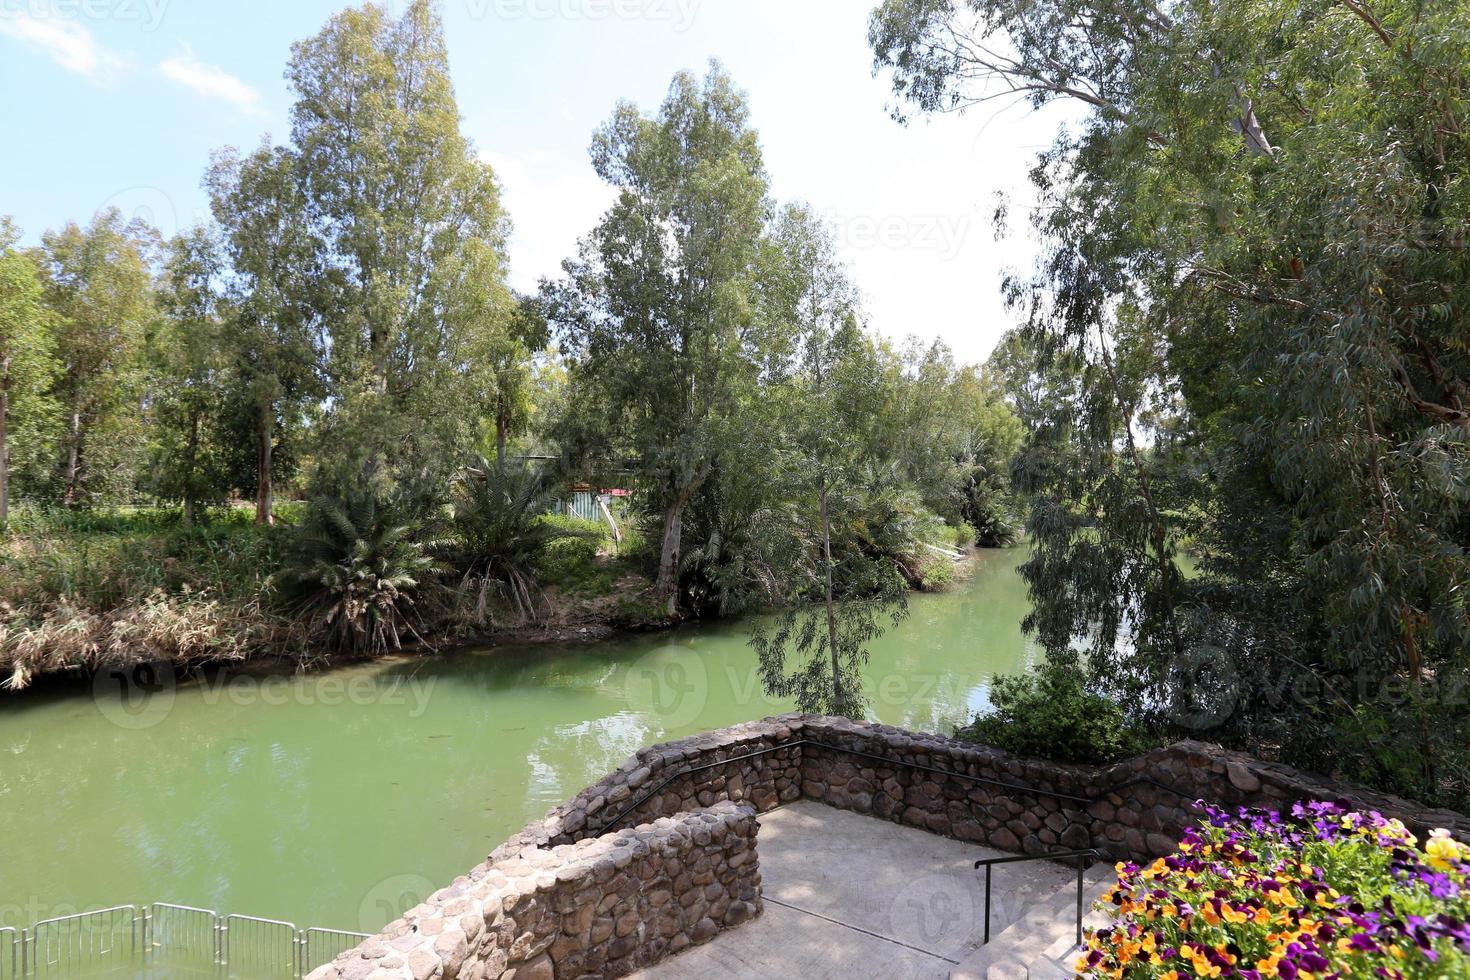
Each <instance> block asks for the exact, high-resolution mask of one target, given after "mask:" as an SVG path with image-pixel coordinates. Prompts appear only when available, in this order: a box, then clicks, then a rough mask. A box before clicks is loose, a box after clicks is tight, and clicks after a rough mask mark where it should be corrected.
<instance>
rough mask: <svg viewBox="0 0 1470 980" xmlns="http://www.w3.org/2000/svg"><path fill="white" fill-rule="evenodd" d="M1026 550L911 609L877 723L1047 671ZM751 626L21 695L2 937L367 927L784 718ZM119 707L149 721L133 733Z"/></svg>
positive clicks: (8, 788) (11, 754) (878, 663)
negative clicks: (134, 910) (631, 780)
mask: <svg viewBox="0 0 1470 980" xmlns="http://www.w3.org/2000/svg"><path fill="white" fill-rule="evenodd" d="M1023 557H1024V556H1023V555H1022V554H1020V553H1018V552H1010V553H995V554H991V555H987V556H984V557H983V558H982V559H981V560H980V564H979V567H978V569H977V573H976V575H975V577H974V579H973V580H972V581H971V582H969V583H967V584H965V585H962V586H959V587H957V588H956V589H955V590H954V591H953V592H951V593H948V594H945V595H940V596H918V597H915V598H914V600H913V604H912V610H913V615H912V617H911V618H910V619H909V620H908V621H907V622H906V623H904V624H903V625H902V626H901V627H900V628H899V629H898V630H896V631H894V632H893V633H891V634H890V635H889V636H887V637H885V638H884V639H883V640H882V641H881V642H880V643H879V644H877V645H876V646H875V648H874V650H873V655H872V659H871V661H870V663H869V665H868V667H867V670H866V672H865V687H866V689H867V693H868V695H869V698H870V701H871V714H872V716H873V717H874V718H875V719H876V720H879V721H882V722H885V723H888V724H896V725H902V726H905V727H909V728H918V729H927V730H932V731H947V730H950V729H951V728H953V727H954V726H955V725H957V724H960V723H963V722H964V721H966V720H968V718H969V717H970V716H971V715H972V714H973V712H974V711H975V710H976V709H978V708H980V707H982V706H984V704H985V703H986V702H985V691H986V687H987V684H988V682H989V680H990V678H991V677H992V676H993V674H994V673H996V672H998V671H1014V670H1016V669H1018V668H1020V667H1022V666H1023V665H1026V664H1029V663H1031V662H1034V661H1035V660H1036V659H1037V657H1038V653H1037V651H1036V650H1035V648H1034V646H1033V645H1032V644H1029V643H1027V642H1025V641H1023V639H1022V637H1021V635H1020V631H1019V627H1018V624H1019V622H1020V619H1021V617H1022V616H1023V615H1024V613H1025V611H1026V605H1025V590H1024V586H1023V584H1022V583H1021V582H1020V580H1019V578H1017V577H1016V576H1015V574H1014V570H1015V567H1016V565H1017V564H1019V562H1020V561H1021V560H1022V559H1023ZM746 637H747V630H746V628H745V627H744V626H743V625H741V624H718V625H713V626H699V627H695V628H691V629H686V630H680V631H677V632H675V633H672V634H667V635H661V636H644V637H636V638H631V639H627V640H620V641H616V642H612V643H607V644H602V645H598V646H592V647H586V648H581V649H576V650H572V651H560V652H558V651H550V650H546V649H528V650H515V649H498V650H489V651H479V652H474V651H471V652H466V653H461V654H456V655H452V656H444V657H437V658H431V659H414V660H401V661H398V662H392V663H386V664H378V665H373V666H366V667H355V668H350V669H344V670H338V671H333V672H331V673H329V674H322V675H315V676H311V677H259V676H256V677H243V678H242V677H234V678H231V677H228V676H220V675H213V676H208V677H203V678H195V677H181V678H175V680H176V682H177V683H176V684H175V685H174V686H173V687H172V688H171V689H170V695H171V700H170V701H169V703H168V704H167V705H166V709H167V710H162V702H156V703H152V704H149V703H143V704H141V705H140V704H138V703H128V704H124V703H122V702H120V701H114V700H112V699H116V698H122V697H125V696H126V695H127V694H128V693H129V692H127V691H126V690H123V691H122V692H119V691H117V690H115V689H112V688H110V687H107V686H105V685H104V686H100V687H99V690H98V691H97V692H95V693H94V692H93V690H92V689H91V688H90V687H87V688H83V689H82V690H81V693H78V689H77V688H76V687H75V686H73V687H68V688H64V689H59V688H55V687H52V688H48V689H42V690H36V691H32V692H27V693H24V694H22V695H18V696H7V697H5V698H3V699H0V825H3V826H4V827H5V830H6V838H7V844H6V850H5V853H4V855H3V858H0V926H6V925H25V924H29V923H30V922H32V921H34V920H36V919H38V918H45V917H48V916H51V915H64V914H68V913H70V912H72V911H76V910H78V909H83V908H91V907H97V906H102V905H111V904H116V903H120V902H144V901H155V900H157V901H171V902H177V903H181V904H186V905H200V906H204V907H208V908H215V909H220V910H222V911H227V912H238V913H243V914H250V915H263V916H269V917H273V918H285V919H290V920H293V921H296V922H297V923H298V924H301V925H321V926H329V927H339V928H347V929H375V928H377V927H379V926H381V925H382V922H377V921H373V922H368V921H366V919H376V918H377V917H380V916H382V915H384V914H386V912H385V909H389V908H390V907H391V908H396V907H397V905H399V904H401V903H402V901H405V900H407V899H406V898H405V896H406V895H408V893H409V892H412V891H414V890H415V889H419V890H422V886H423V883H424V882H425V881H429V882H440V883H442V882H447V881H448V880H449V879H450V878H452V877H453V876H454V875H455V874H457V873H459V872H461V871H463V870H465V869H467V868H468V867H470V866H471V865H473V864H475V863H476V862H478V861H480V860H482V859H483V858H484V856H485V854H487V853H488V852H489V851H490V850H491V849H492V848H493V847H494V846H495V845H496V844H498V843H499V842H500V841H501V840H503V839H504V838H505V837H506V836H507V835H508V834H510V833H512V832H514V831H516V830H518V829H519V828H520V827H521V826H523V825H524V824H525V823H526V822H528V821H529V820H532V819H535V818H536V817H539V816H540V815H541V814H542V813H544V812H545V811H546V809H548V808H549V807H551V806H553V805H555V804H556V803H558V802H560V801H561V800H563V799H565V798H566V797H567V796H569V795H571V794H572V793H574V792H576V791H577V790H579V789H580V788H581V787H583V786H585V785H586V784H587V783H589V782H591V781H592V780H594V779H596V778H598V777H599V776H601V775H602V774H603V773H605V772H607V771H609V770H610V769H612V768H614V767H616V766H617V765H619V764H620V763H621V762H622V761H623V760H624V759H625V758H626V757H627V756H628V755H630V754H631V753H632V752H634V751H635V750H636V749H638V748H639V747H641V746H644V745H648V744H651V743H653V742H659V741H665V740H668V739H672V738H678V737H681V736H683V735H687V734H690V733H693V732H697V731H701V730H705V729H709V728H715V727H720V726H724V725H730V724H734V723H736V722H739V721H744V720H748V719H752V718H760V717H764V716H766V715H770V714H773V713H777V712H780V711H784V710H788V708H789V705H787V704H784V703H782V702H780V701H776V700H772V699H770V698H768V697H767V696H766V695H765V693H764V691H763V690H762V689H761V685H760V680H759V676H758V673H757V671H756V664H755V657H754V655H753V654H752V653H751V651H750V650H749V648H748V647H747V646H746V642H745V641H746ZM132 693H133V694H136V693H137V692H132ZM122 708H128V709H130V710H132V711H133V714H131V715H129V716H128V717H129V718H133V719H136V718H139V717H142V718H145V719H146V720H147V722H148V724H147V725H146V726H145V727H126V726H125V725H123V724H119V723H118V722H117V720H116V719H117V718H118V717H119V714H118V711H119V710H120V709H122ZM140 709H141V710H143V711H144V712H145V714H143V715H139V714H137V712H138V710H140ZM155 716H156V717H155ZM406 882H407V883H412V885H413V887H409V885H408V884H406ZM409 897H411V896H409ZM385 921H386V920H385Z"/></svg>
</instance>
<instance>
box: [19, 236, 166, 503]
mask: <svg viewBox="0 0 1470 980" xmlns="http://www.w3.org/2000/svg"><path fill="white" fill-rule="evenodd" d="M42 243H43V256H44V269H43V272H44V283H45V289H44V295H45V302H46V305H47V306H48V308H49V309H50V310H51V312H52V313H53V314H54V316H55V326H56V352H57V357H58V360H59V362H60V365H61V372H60V374H59V376H58V378H57V380H56V383H55V386H54V387H53V395H54V397H55V398H56V399H57V401H58V402H59V403H60V404H61V406H62V410H63V412H64V423H65V431H64V435H63V458H62V460H61V461H60V480H59V482H60V486H61V497H62V500H63V501H64V502H65V503H66V504H67V505H68V506H76V505H80V504H83V503H86V502H90V501H94V500H97V499H102V498H108V497H114V498H115V497H122V496H126V495H127V494H130V493H131V492H132V489H133V481H134V477H135V473H136V471H135V467H136V465H137V461H138V459H139V457H140V455H141V454H140V452H139V450H140V448H141V444H142V438H143V429H142V427H143V413H142V403H143V400H144V399H143V395H144V391H143V380H144V378H143V367H144V360H143V353H144V344H145V340H146V338H147V336H148V333H149V331H150V329H151V328H152V325H153V323H154V321H155V319H156V317H157V315H158V310H157V307H156V304H155V302H154V295H153V272H152V265H151V263H152V259H153V257H154V256H155V254H156V251H157V249H158V244H159V243H158V233H157V232H156V231H154V230H153V229H152V228H150V227H148V226H147V225H146V224H144V223H143V222H141V221H137V220H134V221H125V220H124V219H123V216H122V214H121V213H120V212H118V211H117V209H115V208H113V209H109V210H107V211H102V212H100V213H98V214H97V215H96V217H94V218H93V220H92V223H91V224H90V225H88V226H87V227H86V228H81V227H79V226H78V225H77V224H75V223H69V224H67V225H66V226H65V227H64V228H62V229H61V230H60V231H51V232H47V233H45V234H44V235H43V236H42Z"/></svg>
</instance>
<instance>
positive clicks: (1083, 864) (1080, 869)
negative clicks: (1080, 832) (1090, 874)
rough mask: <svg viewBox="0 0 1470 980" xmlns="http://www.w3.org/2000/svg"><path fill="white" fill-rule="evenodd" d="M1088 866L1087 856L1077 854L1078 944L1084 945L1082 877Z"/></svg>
mask: <svg viewBox="0 0 1470 980" xmlns="http://www.w3.org/2000/svg"><path fill="white" fill-rule="evenodd" d="M1086 868H1087V858H1085V857H1083V856H1082V855H1081V854H1079V855H1077V945H1078V946H1081V945H1082V877H1083V873H1084V872H1085V870H1086Z"/></svg>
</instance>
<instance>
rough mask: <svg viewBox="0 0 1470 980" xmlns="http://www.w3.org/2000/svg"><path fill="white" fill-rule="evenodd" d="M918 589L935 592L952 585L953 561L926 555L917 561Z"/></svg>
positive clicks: (953, 574)
mask: <svg viewBox="0 0 1470 980" xmlns="http://www.w3.org/2000/svg"><path fill="white" fill-rule="evenodd" d="M918 567H919V583H918V584H919V588H921V589H923V590H924V591H925V592H935V591H938V590H940V589H943V588H945V587H946V586H949V585H953V584H954V580H955V570H954V559H952V558H946V557H945V556H944V555H936V554H932V553H931V554H928V555H924V556H922V557H921V558H920V559H919V562H918Z"/></svg>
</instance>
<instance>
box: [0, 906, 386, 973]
mask: <svg viewBox="0 0 1470 980" xmlns="http://www.w3.org/2000/svg"><path fill="white" fill-rule="evenodd" d="M367 938H368V935H367V934H366V933H361V932H346V931H343V930H340V929H318V928H312V929H297V928H296V926H295V925H294V924H292V923H290V922H282V921H279V920H277V919H258V918H255V917H254V916H249V915H226V916H222V915H220V914H219V913H218V912H213V911H211V910H209V909H198V908H191V907H189V906H187V905H169V904H167V903H164V902H155V903H154V904H152V905H145V906H135V905H118V906H115V907H113V908H110V909H99V910H97V911H93V912H83V913H81V914H79V915H67V916H61V917H59V918H55V919H47V920H45V921H43V922H37V923H36V924H35V925H33V926H31V927H30V928H29V929H19V930H17V929H13V928H8V927H7V928H3V929H0V980H61V978H68V980H69V978H74V977H113V978H124V977H126V978H129V980H138V978H154V977H157V978H163V977H169V978H177V977H201V978H202V977H212V978H241V980H297V978H299V977H304V976H305V975H306V974H308V973H310V972H311V971H312V970H315V969H316V968H317V967H319V966H321V965H322V964H324V963H329V962H331V961H332V960H333V959H335V958H336V957H337V955H338V954H339V953H342V952H345V951H346V950H348V949H350V948H352V947H353V946H356V945H357V944H358V943H360V942H361V941H362V940H364V939H367Z"/></svg>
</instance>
